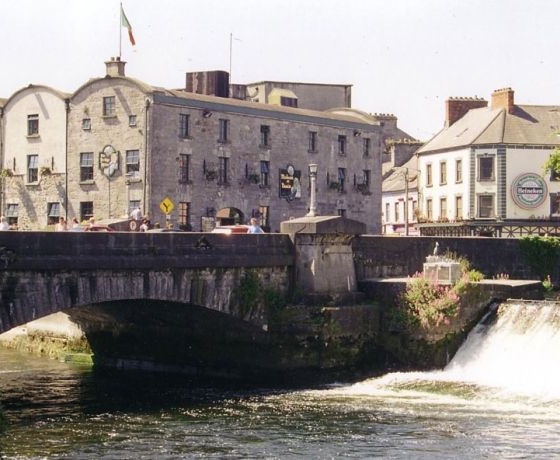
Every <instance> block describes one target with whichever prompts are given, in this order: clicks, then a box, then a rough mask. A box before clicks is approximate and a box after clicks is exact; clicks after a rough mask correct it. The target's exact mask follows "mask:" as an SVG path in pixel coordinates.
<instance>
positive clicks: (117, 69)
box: [105, 56, 126, 77]
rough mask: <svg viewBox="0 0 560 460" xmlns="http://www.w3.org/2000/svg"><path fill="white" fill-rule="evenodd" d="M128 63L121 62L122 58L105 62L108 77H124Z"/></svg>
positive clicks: (114, 58) (113, 58)
mask: <svg viewBox="0 0 560 460" xmlns="http://www.w3.org/2000/svg"><path fill="white" fill-rule="evenodd" d="M125 64H126V62H125V61H121V58H120V57H118V56H117V57H112V58H111V59H110V60H109V61H105V67H106V69H107V76H108V77H124V76H125V74H124V66H125Z"/></svg>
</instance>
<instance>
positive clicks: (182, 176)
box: [179, 153, 191, 184]
mask: <svg viewBox="0 0 560 460" xmlns="http://www.w3.org/2000/svg"><path fill="white" fill-rule="evenodd" d="M190 164H191V156H190V155H187V154H185V153H181V154H180V155H179V182H180V183H182V184H186V183H187V182H189V180H190V177H189V176H190V171H189V170H190Z"/></svg>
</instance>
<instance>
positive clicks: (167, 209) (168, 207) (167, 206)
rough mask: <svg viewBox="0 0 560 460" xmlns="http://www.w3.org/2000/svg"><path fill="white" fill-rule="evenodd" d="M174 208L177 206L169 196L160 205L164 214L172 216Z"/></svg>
mask: <svg viewBox="0 0 560 460" xmlns="http://www.w3.org/2000/svg"><path fill="white" fill-rule="evenodd" d="M174 207H175V205H174V204H173V201H171V200H170V199H169V197H167V196H166V197H165V198H164V199H163V200H162V201H161V203H160V204H159V209H161V211H162V212H163V213H164V214H170V213H171V211H173V208H174Z"/></svg>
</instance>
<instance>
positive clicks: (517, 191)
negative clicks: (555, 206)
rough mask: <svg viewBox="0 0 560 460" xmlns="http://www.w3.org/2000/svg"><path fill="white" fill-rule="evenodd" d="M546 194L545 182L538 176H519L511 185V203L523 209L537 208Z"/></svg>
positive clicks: (528, 174)
mask: <svg viewBox="0 0 560 460" xmlns="http://www.w3.org/2000/svg"><path fill="white" fill-rule="evenodd" d="M547 194H548V189H547V187H546V182H545V181H544V179H543V178H542V177H541V176H539V175H538V174H534V173H526V174H521V175H519V176H517V178H516V179H515V180H514V181H513V183H512V184H511V195H512V198H513V201H515V204H517V205H518V206H519V207H521V208H524V209H531V208H537V207H539V206H540V205H541V204H543V202H544V200H545V199H546V197H547Z"/></svg>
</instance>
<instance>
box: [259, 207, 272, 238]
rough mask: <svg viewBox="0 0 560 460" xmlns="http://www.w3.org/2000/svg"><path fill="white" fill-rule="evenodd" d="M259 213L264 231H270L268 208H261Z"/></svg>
mask: <svg viewBox="0 0 560 460" xmlns="http://www.w3.org/2000/svg"><path fill="white" fill-rule="evenodd" d="M259 213H260V215H261V227H262V228H263V230H265V231H267V232H269V231H270V210H269V207H268V206H259Z"/></svg>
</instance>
